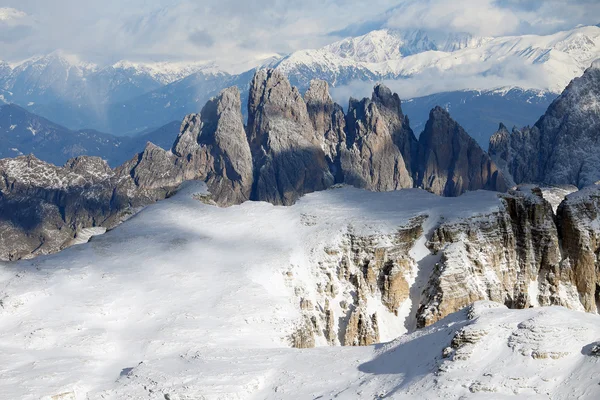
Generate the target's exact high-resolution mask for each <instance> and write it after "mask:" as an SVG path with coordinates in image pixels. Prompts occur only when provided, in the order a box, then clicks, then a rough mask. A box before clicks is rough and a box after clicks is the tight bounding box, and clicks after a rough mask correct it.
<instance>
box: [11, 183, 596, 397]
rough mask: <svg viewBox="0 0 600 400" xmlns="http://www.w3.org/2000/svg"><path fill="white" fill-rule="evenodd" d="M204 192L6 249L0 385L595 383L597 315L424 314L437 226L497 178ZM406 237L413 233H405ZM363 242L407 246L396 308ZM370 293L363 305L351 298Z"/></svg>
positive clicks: (150, 390)
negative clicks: (372, 273) (67, 243)
mask: <svg viewBox="0 0 600 400" xmlns="http://www.w3.org/2000/svg"><path fill="white" fill-rule="evenodd" d="M208 203H210V201H209V194H208V193H207V192H206V187H205V186H204V184H192V183H188V184H186V185H184V186H183V188H182V189H181V190H180V191H179V192H178V194H176V195H175V196H173V197H171V198H169V199H167V200H164V201H162V202H160V203H157V204H155V205H152V206H149V207H147V208H146V209H144V210H143V211H142V212H140V213H139V214H138V215H136V216H135V217H133V218H132V219H130V220H129V221H127V222H125V223H123V224H122V225H120V226H119V227H117V228H116V229H114V230H112V231H109V232H107V233H106V234H104V235H101V236H95V237H93V238H92V239H91V241H89V242H88V243H84V244H79V245H76V246H73V247H70V248H68V249H67V250H65V251H63V252H61V253H58V254H55V255H51V256H43V257H38V258H36V259H34V260H30V261H21V262H17V263H4V264H2V263H0V394H1V396H0V397H2V398H6V399H23V400H26V399H40V398H42V399H44V400H50V399H52V400H58V399H61V400H67V399H69V400H73V399H77V400H79V399H167V400H176V399H177V400H183V399H288V398H289V399H330V398H338V399H357V398H365V399H374V398H401V399H439V398H445V399H466V398H469V399H471V398H481V399H499V398H532V399H571V398H573V399H576V398H578V399H583V398H590V399H593V398H598V396H600V386H599V385H598V383H599V382H600V370H599V369H598V362H600V359H599V358H597V356H598V355H600V346H596V345H597V342H596V341H598V340H600V323H599V322H600V319H599V317H598V315H594V314H586V313H583V312H579V311H572V310H567V309H566V308H562V307H542V308H530V309H525V310H509V309H507V308H506V307H505V306H503V305H501V304H498V303H492V302H488V301H482V302H476V303H475V304H474V305H472V306H470V307H467V308H465V309H463V310H462V311H458V312H455V313H453V314H450V315H448V316H445V318H443V319H441V320H440V321H438V322H437V323H435V324H433V325H430V326H428V327H427V328H423V329H420V330H416V329H415V327H416V325H417V321H416V312H417V310H416V308H417V306H418V305H419V302H420V301H421V300H422V299H421V297H420V296H421V293H422V292H423V289H424V285H426V284H427V279H428V277H427V275H428V274H430V273H431V271H432V270H433V269H434V268H435V267H436V265H437V263H438V262H439V255H436V254H434V253H432V252H431V251H430V250H429V249H428V248H427V247H426V246H425V243H426V241H427V240H428V237H427V236H428V235H430V234H431V231H432V230H433V229H434V228H435V227H436V226H437V225H439V224H440V223H441V222H443V223H444V224H447V225H452V224H453V223H456V224H460V223H468V224H473V223H476V221H478V219H482V220H486V219H488V216H489V215H490V213H495V212H497V211H499V210H500V209H501V208H502V207H504V206H503V204H504V203H503V202H502V200H501V199H500V198H499V195H498V194H497V193H494V192H485V191H477V192H469V193H466V194H465V195H463V196H461V197H456V198H443V197H438V196H435V195H433V194H431V193H427V192H425V191H422V190H417V189H408V190H400V191H396V192H386V193H373V192H368V191H363V190H359V189H354V188H349V187H342V188H334V189H330V190H326V191H322V192H316V193H312V194H309V195H306V196H304V197H303V198H301V199H300V201H299V202H298V203H297V204H295V205H294V206H291V207H278V206H273V205H271V204H268V203H263V202H246V203H243V204H241V205H237V206H232V207H228V208H219V207H216V206H213V205H210V204H208ZM416 227H419V229H417V228H416ZM448 232H450V231H448ZM90 233H92V234H95V233H101V232H90ZM398 237H401V238H405V239H406V241H405V242H402V241H400V244H397V245H396V246H395V247H393V246H392V244H393V243H391V242H392V241H394V240H395V239H394V238H398ZM408 239H410V240H408ZM361 240H362V242H361ZM361 243H367V244H368V245H372V246H374V248H375V250H374V251H375V256H374V257H375V260H377V258H378V257H379V258H381V252H382V251H383V252H385V251H387V250H386V249H389V248H394V249H395V251H396V250H397V251H404V252H405V254H403V255H401V256H400V257H399V258H397V259H398V260H400V261H402V257H405V262H404V263H402V262H400V261H398V262H399V263H400V264H401V266H402V268H403V270H402V274H403V276H404V280H403V281H402V282H406V284H407V286H406V287H405V288H404V291H408V292H409V293H408V294H407V297H406V298H404V299H403V300H402V302H401V303H400V304H399V305H398V307H397V308H396V312H395V313H394V312H391V311H390V309H391V308H392V307H391V306H390V303H393V300H394V299H393V296H395V295H398V294H399V293H400V292H401V291H402V288H399V289H398V290H397V291H393V290H392V289H391V288H389V287H388V288H387V290H388V291H387V292H386V293H387V294H386V296H387V297H385V296H384V297H382V298H381V299H380V298H379V297H378V296H379V294H378V295H377V296H375V295H374V294H373V293H374V292H373V293H371V292H370V291H369V290H365V291H364V292H361V293H357V291H356V286H355V285H353V284H352V281H353V279H359V281H360V278H356V277H355V278H352V276H353V275H352V274H351V273H350V275H349V277H348V276H345V274H346V272H348V271H350V272H352V271H353V270H352V268H354V267H357V268H360V266H356V265H352V266H350V265H345V264H344V263H349V264H353V261H352V260H353V258H352V256H356V257H357V258H360V257H362V256H365V257H366V256H367V255H368V254H367V253H368V252H367V249H365V248H362V249H361V248H360V245H361ZM402 243H410V246H411V247H410V248H403V247H402ZM344 260H345V261H344ZM446 262H448V261H447V260H446ZM362 268H364V270H369V264H368V263H367V264H366V265H364V266H363V267H362ZM488 275H489V274H488ZM386 279H387V278H386ZM490 279H491V278H490ZM361 282H362V281H361ZM390 282H391V281H390ZM390 282H388V281H386V283H385V284H388V283H389V284H390V285H392V284H393V283H394V282H391V283H390ZM361 284H362V283H361ZM364 284H369V280H368V279H365V282H364ZM530 286H535V285H533V284H530ZM536 290H537V289H536ZM533 292H535V290H534V291H533ZM369 293H371V294H369ZM530 295H532V294H531V293H530ZM357 296H364V298H361V299H360V300H359V303H360V304H361V306H360V307H362V308H364V309H365V310H366V311H365V312H364V313H360V314H357V313H355V312H354V309H355V308H356V307H355V305H354V304H353V301H357V300H356V297H357ZM382 299H383V300H382ZM532 303H535V302H532ZM319 315H325V316H326V318H325V319H324V320H322V319H320V317H318V316H319ZM334 315H335V316H336V317H337V318H333V316H334ZM365 315H366V316H367V318H366V319H365ZM371 315H373V316H374V315H376V318H374V317H371V318H368V317H369V316H371ZM329 316H331V318H329ZM353 318H354V319H358V321H354V322H353ZM353 324H354V325H353ZM374 325H376V327H375V326H374ZM353 329H355V330H356V331H357V332H354V331H353ZM307 330H312V331H313V332H316V334H315V335H314V336H312V335H306V331H307ZM375 336H376V337H375ZM349 340H360V341H365V340H367V343H366V344H371V343H378V342H379V343H382V344H373V345H369V346H363V347H351V346H339V345H341V344H364V343H348V341H349ZM307 341H308V342H310V341H313V342H312V343H307ZM310 345H315V346H316V348H313V349H306V348H301V349H298V348H291V347H292V346H295V347H310ZM329 345H332V346H329Z"/></svg>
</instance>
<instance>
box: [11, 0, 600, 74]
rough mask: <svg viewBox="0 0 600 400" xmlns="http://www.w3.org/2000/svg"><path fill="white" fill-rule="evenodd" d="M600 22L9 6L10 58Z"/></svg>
mask: <svg viewBox="0 0 600 400" xmlns="http://www.w3.org/2000/svg"><path fill="white" fill-rule="evenodd" d="M598 23H600V0H545V1H541V0H461V1H447V0H404V1H398V0H396V1H391V0H370V1H365V0H360V1H357V0H347V1H342V0H303V1H301V2H298V1H281V0H263V1H256V0H246V1H243V0H202V1H191V0H127V1H124V0H104V1H96V0H94V1H91V0H0V59H4V60H9V61H16V60H19V59H24V58H27V57H30V56H32V55H36V54H43V53H48V52H50V51H53V50H56V49H62V50H65V51H66V52H69V53H73V54H78V55H80V56H81V57H82V58H84V59H86V60H90V61H94V62H100V63H103V62H112V61H116V60H118V59H123V58H124V59H130V60H134V61H152V60H153V61H159V60H160V61H162V60H217V61H218V62H220V61H221V62H223V63H231V62H234V61H235V60H242V59H243V60H246V59H252V58H261V57H265V56H268V55H271V54H274V53H280V54H281V53H288V52H291V51H294V50H298V49H302V48H314V47H318V46H322V45H324V44H327V43H329V42H332V41H334V40H336V39H338V38H339V37H341V36H344V35H348V34H358V33H364V31H366V30H369V29H373V28H380V27H392V28H399V29H429V30H442V31H455V32H469V33H472V34H475V35H493V36H496V35H509V34H521V33H551V32H555V31H558V30H562V29H569V28H572V27H574V26H576V25H578V24H584V25H591V24H593V25H595V24H598Z"/></svg>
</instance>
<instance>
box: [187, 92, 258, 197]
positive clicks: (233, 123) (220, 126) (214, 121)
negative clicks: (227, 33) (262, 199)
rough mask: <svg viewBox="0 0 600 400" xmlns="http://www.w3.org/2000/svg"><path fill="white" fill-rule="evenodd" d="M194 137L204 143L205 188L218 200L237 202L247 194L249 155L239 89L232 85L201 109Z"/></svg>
mask: <svg viewBox="0 0 600 400" xmlns="http://www.w3.org/2000/svg"><path fill="white" fill-rule="evenodd" d="M202 122H203V127H202V131H201V132H200V137H199V139H198V141H199V142H200V144H203V145H206V146H207V147H208V149H209V150H208V154H209V163H208V168H207V170H206V173H205V175H206V179H207V181H206V182H207V184H208V188H209V190H210V192H211V194H212V195H213V197H214V198H215V199H217V201H218V202H219V204H224V205H230V204H239V203H242V202H244V201H246V200H248V199H249V198H250V191H251V190H252V179H253V171H252V155H251V153H250V146H249V145H248V141H247V138H246V131H245V129H244V123H243V116H242V110H241V101H240V92H239V90H238V88H236V87H232V88H229V89H225V90H223V91H222V92H221V94H220V95H219V97H218V98H216V99H212V100H210V101H209V102H208V103H207V104H206V106H204V108H203V109H202Z"/></svg>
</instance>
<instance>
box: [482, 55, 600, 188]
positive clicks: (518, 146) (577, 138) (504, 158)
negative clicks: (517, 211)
mask: <svg viewBox="0 0 600 400" xmlns="http://www.w3.org/2000/svg"><path fill="white" fill-rule="evenodd" d="M489 152H490V155H491V156H492V158H493V159H494V160H495V161H496V162H497V164H498V165H499V166H501V167H502V168H503V171H504V172H505V173H506V175H507V176H508V175H510V176H512V179H514V181H515V182H516V183H544V184H556V185H559V184H571V185H575V186H577V187H579V188H582V187H585V186H588V185H591V184H593V183H594V182H596V181H598V180H600V158H599V157H598V153H599V152H600V65H596V66H592V67H591V68H589V69H588V70H587V71H586V72H585V73H584V74H583V76H582V77H580V78H576V79H574V80H573V81H572V82H571V83H570V84H569V86H567V88H566V89H565V90H564V92H563V93H562V94H561V95H560V96H559V97H558V98H557V99H556V100H555V101H554V102H553V103H552V104H551V105H550V107H549V108H548V111H546V113H545V114H544V115H543V116H542V117H541V118H540V119H539V121H538V122H537V123H536V124H535V125H534V126H533V127H531V128H530V127H525V128H523V129H521V130H519V129H516V128H515V129H513V131H512V133H509V132H508V130H507V129H506V128H505V127H504V126H501V127H500V130H499V131H498V132H496V133H495V134H494V135H493V136H492V138H491V139H490V147H489Z"/></svg>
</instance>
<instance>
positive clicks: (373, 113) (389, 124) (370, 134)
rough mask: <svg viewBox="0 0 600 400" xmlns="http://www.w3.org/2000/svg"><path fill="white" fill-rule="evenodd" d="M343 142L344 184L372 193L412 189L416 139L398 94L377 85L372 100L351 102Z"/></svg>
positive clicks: (341, 155)
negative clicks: (344, 141) (401, 106)
mask: <svg viewBox="0 0 600 400" xmlns="http://www.w3.org/2000/svg"><path fill="white" fill-rule="evenodd" d="M346 124H347V135H346V143H345V145H344V144H342V146H340V163H341V169H342V173H343V176H344V182H345V183H347V184H349V185H353V186H356V187H360V188H365V189H369V190H375V191H388V190H397V189H402V188H409V187H413V178H412V174H413V172H412V171H413V166H412V160H413V159H414V155H415V153H416V143H417V141H416V138H415V136H414V134H413V132H412V131H411V130H410V128H409V127H408V125H407V124H406V126H405V118H404V116H403V114H402V109H401V108H400V99H399V98H398V95H396V94H394V95H392V94H391V92H390V90H389V89H388V88H386V87H385V86H383V85H377V86H376V87H375V90H374V92H373V96H372V98H371V99H366V98H365V99H363V100H361V101H358V100H355V99H350V105H349V108H348V114H347V116H346Z"/></svg>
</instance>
